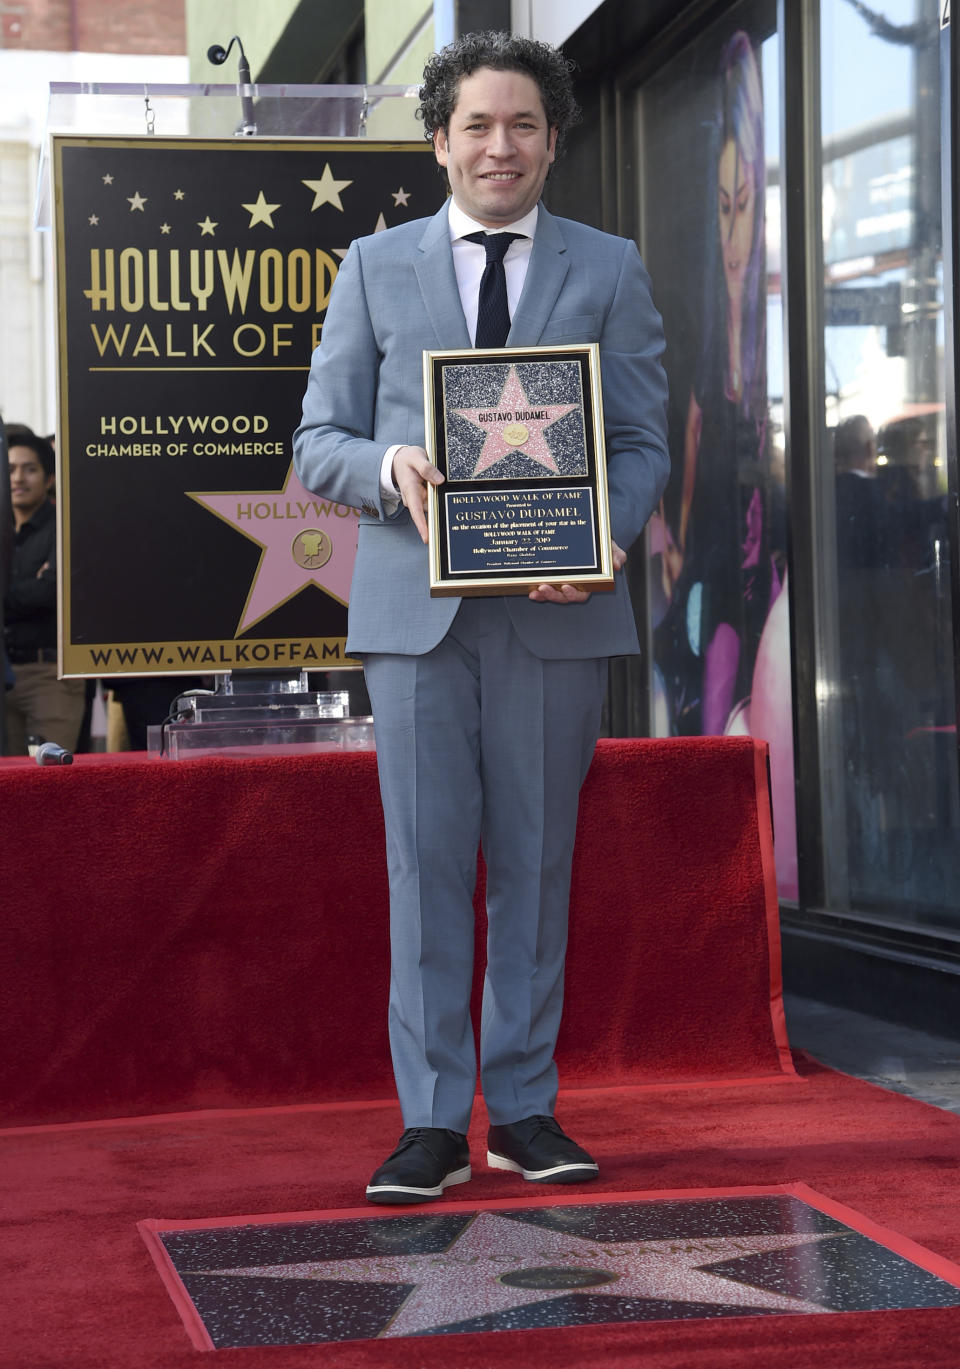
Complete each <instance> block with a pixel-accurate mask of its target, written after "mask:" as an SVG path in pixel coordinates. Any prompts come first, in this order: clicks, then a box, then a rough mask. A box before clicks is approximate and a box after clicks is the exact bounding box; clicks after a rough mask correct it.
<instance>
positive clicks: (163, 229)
mask: <svg viewBox="0 0 960 1369" xmlns="http://www.w3.org/2000/svg"><path fill="white" fill-rule="evenodd" d="M160 232H161V233H169V232H170V225H169V224H168V223H162V224H161V225H160Z"/></svg>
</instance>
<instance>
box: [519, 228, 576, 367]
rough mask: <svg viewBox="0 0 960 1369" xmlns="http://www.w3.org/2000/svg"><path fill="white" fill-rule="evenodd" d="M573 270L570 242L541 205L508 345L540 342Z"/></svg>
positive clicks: (523, 345)
mask: <svg viewBox="0 0 960 1369" xmlns="http://www.w3.org/2000/svg"><path fill="white" fill-rule="evenodd" d="M569 269H570V262H569V258H568V255H567V245H566V243H565V242H564V240H563V236H562V234H561V232H560V229H559V227H558V225H557V221H556V219H555V218H554V217H553V215H552V214H548V213H547V211H546V210H545V209H544V207H543V205H542V204H541V206H540V212H539V214H538V215H537V231H536V234H535V235H534V239H533V247H532V248H531V251H530V265H529V266H528V267H527V278H526V280H525V281H524V283H523V290H522V292H521V295H520V299H519V300H518V301H517V308H516V312H515V313H514V316H513V321H512V323H511V325H510V334H509V336H508V338H507V346H508V347H535V346H536V344H537V343H538V342H539V341H540V335H541V333H542V332H543V330H544V328H545V327H546V325H547V322H548V321H549V318H550V315H551V314H552V313H553V307H554V305H555V304H556V302H557V297H558V295H559V294H560V287H561V286H562V285H563V282H564V280H565V279H566V275H567V271H568V270H569Z"/></svg>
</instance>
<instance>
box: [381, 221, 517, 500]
mask: <svg viewBox="0 0 960 1369" xmlns="http://www.w3.org/2000/svg"><path fill="white" fill-rule="evenodd" d="M538 212H539V206H538V205H534V206H533V208H532V209H531V210H530V211H529V213H527V214H524V216H523V218H522V219H517V221H516V223H507V224H504V226H503V227H502V228H495V229H491V228H488V227H486V226H485V225H484V224H482V223H477V221H476V219H471V218H470V215H469V214H465V213H464V212H463V210H462V209H461V208H460V206H459V205H458V204H457V202H456V200H455V199H454V198H453V196H451V197H450V200H449V209H448V218H449V223H450V242H451V246H452V249H453V269H454V271H455V272H456V274H457V289H458V290H459V291H460V304H461V306H462V308H463V316H464V318H465V319H466V321H467V332H468V333H469V335H470V336H471V337H472V338H476V335H477V308H478V305H479V300H480V277H481V276H482V275H483V268H484V267H485V266H486V264H487V254H486V252H485V251H484V248H483V243H481V242H468V241H467V238H466V235H467V234H468V233H478V232H479V233H519V234H521V236H520V237H519V238H518V239H517V240H516V241H515V242H512V243H511V244H510V246H509V247H508V248H507V250H506V252H505V254H504V258H503V271H504V275H505V276H506V278H507V308H508V310H509V312H510V317H511V319H512V318H513V314H514V310H515V309H516V307H517V301H518V300H519V299H520V295H521V292H522V290H523V283H524V281H525V280H526V278H527V267H528V266H529V265H530V253H531V251H532V250H533V235H534V233H535V232H536V230H537V214H538ZM403 445H404V444H403V443H398V444H397V445H396V446H393V447H388V448H387V450H386V451H385V452H384V454H383V462H382V464H381V466H380V497H381V499H382V501H383V506H384V509H385V510H386V512H387V514H388V515H390V514H393V513H395V512H396V510H397V508H398V507H399V504H400V498H399V491H398V490H397V487H396V485H395V484H394V483H393V458H394V457H395V456H396V454H397V452H398V451H399V450H400V447H401V446H403Z"/></svg>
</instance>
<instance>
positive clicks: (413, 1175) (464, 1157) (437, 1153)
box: [367, 1127, 470, 1203]
mask: <svg viewBox="0 0 960 1369" xmlns="http://www.w3.org/2000/svg"><path fill="white" fill-rule="evenodd" d="M469 1178H470V1151H469V1149H468V1148H467V1138H466V1136H464V1135H462V1134H461V1132H459V1131H447V1130H446V1128H445V1127H408V1128H407V1130H406V1131H405V1132H404V1133H403V1135H402V1136H401V1137H400V1141H399V1143H398V1145H397V1148H396V1150H395V1151H394V1152H393V1154H392V1155H390V1156H389V1157H388V1158H387V1159H386V1160H384V1162H383V1164H382V1165H381V1166H380V1168H379V1169H378V1170H377V1171H376V1173H375V1174H374V1176H373V1178H372V1179H371V1180H370V1182H369V1184H367V1197H368V1198H369V1200H370V1202H371V1203H427V1202H429V1201H430V1200H431V1198H439V1197H441V1196H442V1194H443V1190H444V1189H445V1188H448V1187H449V1186H450V1184H465V1183H466V1182H467V1180H468V1179H469Z"/></svg>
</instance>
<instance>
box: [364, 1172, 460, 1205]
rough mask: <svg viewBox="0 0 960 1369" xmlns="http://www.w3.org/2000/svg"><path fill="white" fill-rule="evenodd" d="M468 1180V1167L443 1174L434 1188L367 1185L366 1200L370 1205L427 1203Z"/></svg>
mask: <svg viewBox="0 0 960 1369" xmlns="http://www.w3.org/2000/svg"><path fill="white" fill-rule="evenodd" d="M469 1178H470V1166H469V1165H465V1166H464V1168H463V1169H454V1170H451V1172H450V1173H449V1174H445V1175H444V1176H443V1178H442V1179H441V1180H440V1182H439V1184H437V1186H436V1188H412V1187H407V1186H405V1185H403V1184H378V1185H377V1186H376V1187H374V1186H373V1185H372V1184H368V1185H367V1199H368V1200H369V1201H370V1202H371V1203H428V1202H430V1200H431V1199H432V1198H442V1197H443V1190H444V1189H445V1188H449V1187H450V1186H451V1185H452V1184H465V1183H466V1182H467V1180H468V1179H469Z"/></svg>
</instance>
